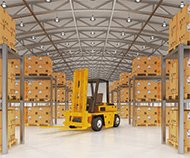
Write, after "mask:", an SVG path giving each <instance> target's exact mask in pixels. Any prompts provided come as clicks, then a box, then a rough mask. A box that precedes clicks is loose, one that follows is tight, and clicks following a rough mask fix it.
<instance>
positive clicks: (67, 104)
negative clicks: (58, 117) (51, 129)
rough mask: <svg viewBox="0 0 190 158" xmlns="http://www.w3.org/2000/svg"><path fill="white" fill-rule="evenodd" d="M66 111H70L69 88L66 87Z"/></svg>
mask: <svg viewBox="0 0 190 158" xmlns="http://www.w3.org/2000/svg"><path fill="white" fill-rule="evenodd" d="M65 109H66V110H69V88H68V87H65Z"/></svg>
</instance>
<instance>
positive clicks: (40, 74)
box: [28, 73, 51, 76]
mask: <svg viewBox="0 0 190 158" xmlns="http://www.w3.org/2000/svg"><path fill="white" fill-rule="evenodd" d="M28 76H51V74H48V73H32V74H30V73H28Z"/></svg>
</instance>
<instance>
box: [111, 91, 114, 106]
mask: <svg viewBox="0 0 190 158" xmlns="http://www.w3.org/2000/svg"><path fill="white" fill-rule="evenodd" d="M113 93H114V92H113V90H112V91H111V103H112V104H114V99H113V95H114V94H113Z"/></svg>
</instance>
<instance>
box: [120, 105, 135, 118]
mask: <svg viewBox="0 0 190 158" xmlns="http://www.w3.org/2000/svg"><path fill="white" fill-rule="evenodd" d="M119 115H120V117H121V118H123V119H125V118H129V106H128V105H122V106H121V108H120V111H119ZM132 116H133V107H132V106H131V117H132Z"/></svg>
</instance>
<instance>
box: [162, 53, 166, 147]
mask: <svg viewBox="0 0 190 158" xmlns="http://www.w3.org/2000/svg"><path fill="white" fill-rule="evenodd" d="M161 60H162V66H161V68H162V71H161V77H162V82H161V96H162V101H161V136H162V137H161V142H162V144H166V59H164V58H163V56H162V57H161Z"/></svg>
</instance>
